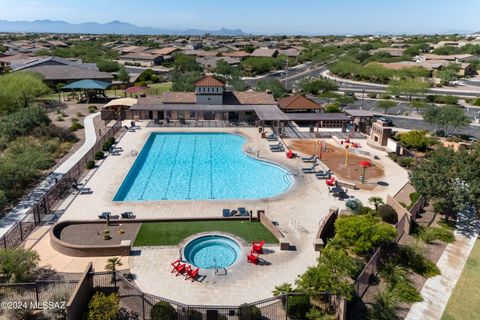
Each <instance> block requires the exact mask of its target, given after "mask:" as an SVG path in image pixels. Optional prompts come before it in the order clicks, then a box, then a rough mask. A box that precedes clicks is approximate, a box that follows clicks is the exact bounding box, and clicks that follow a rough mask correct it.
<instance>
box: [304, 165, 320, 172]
mask: <svg viewBox="0 0 480 320" xmlns="http://www.w3.org/2000/svg"><path fill="white" fill-rule="evenodd" d="M316 168H317V164H316V163H314V164H313V165H312V166H311V167H310V168H302V171H303V173H318V171H317V170H316Z"/></svg>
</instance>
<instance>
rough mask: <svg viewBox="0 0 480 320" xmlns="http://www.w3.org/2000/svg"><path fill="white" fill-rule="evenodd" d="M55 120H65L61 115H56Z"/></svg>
mask: <svg viewBox="0 0 480 320" xmlns="http://www.w3.org/2000/svg"><path fill="white" fill-rule="evenodd" d="M57 121H65V120H64V119H63V117H62V116H57Z"/></svg>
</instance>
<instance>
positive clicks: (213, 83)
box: [194, 76, 225, 87]
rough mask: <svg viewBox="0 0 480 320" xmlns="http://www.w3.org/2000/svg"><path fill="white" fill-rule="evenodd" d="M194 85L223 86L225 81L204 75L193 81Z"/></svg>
mask: <svg viewBox="0 0 480 320" xmlns="http://www.w3.org/2000/svg"><path fill="white" fill-rule="evenodd" d="M194 85H195V86H196V87H225V83H223V82H222V81H220V80H217V79H215V78H214V77H212V76H205V77H203V78H202V79H200V80H198V81H197V82H195V83H194Z"/></svg>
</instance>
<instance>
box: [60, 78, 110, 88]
mask: <svg viewBox="0 0 480 320" xmlns="http://www.w3.org/2000/svg"><path fill="white" fill-rule="evenodd" d="M111 85H112V84H111V83H108V82H103V81H98V80H80V81H76V82H73V83H71V84H69V85H66V86H64V87H62V90H75V89H80V90H105V89H107V88H108V87H110V86H111Z"/></svg>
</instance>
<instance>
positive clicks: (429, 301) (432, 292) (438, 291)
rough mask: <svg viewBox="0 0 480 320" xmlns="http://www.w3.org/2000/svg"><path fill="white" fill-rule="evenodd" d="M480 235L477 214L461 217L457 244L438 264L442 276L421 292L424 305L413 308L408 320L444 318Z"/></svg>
mask: <svg viewBox="0 0 480 320" xmlns="http://www.w3.org/2000/svg"><path fill="white" fill-rule="evenodd" d="M479 232H480V221H479V220H478V219H477V218H476V215H475V212H468V213H463V214H459V217H458V221H457V230H456V231H455V239H456V240H455V242H454V243H451V244H449V245H448V246H447V247H446V248H445V251H444V252H443V255H442V256H441V257H440V260H439V261H438V263H437V266H438V268H439V269H440V271H441V272H442V274H441V275H439V276H436V277H433V278H430V279H428V280H427V281H426V282H425V285H424V286H423V288H422V290H421V292H420V293H421V294H422V297H423V299H424V301H423V302H419V303H415V304H414V305H413V306H412V308H411V309H410V311H409V313H408V315H407V317H406V318H405V319H406V320H416V319H422V320H429V319H431V320H434V319H440V318H441V317H442V314H443V311H444V310H445V307H446V306H447V303H448V300H449V299H450V295H451V294H452V291H453V288H455V285H456V284H457V281H458V279H459V278H460V275H461V273H462V270H463V267H464V266H465V262H466V261H467V259H468V256H469V255H470V252H471V251H472V248H473V246H474V245H475V241H476V240H477V237H478V234H479Z"/></svg>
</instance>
